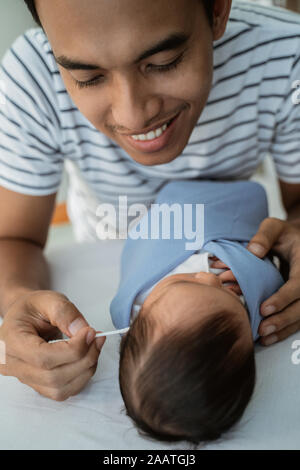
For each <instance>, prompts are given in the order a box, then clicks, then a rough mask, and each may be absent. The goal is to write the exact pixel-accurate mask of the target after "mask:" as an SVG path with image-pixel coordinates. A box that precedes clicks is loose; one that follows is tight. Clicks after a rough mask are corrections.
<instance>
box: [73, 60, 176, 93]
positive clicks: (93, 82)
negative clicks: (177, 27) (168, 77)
mask: <svg viewBox="0 0 300 470" xmlns="http://www.w3.org/2000/svg"><path fill="white" fill-rule="evenodd" d="M183 55H184V54H181V55H180V56H179V57H177V58H176V59H175V60H173V62H171V63H169V64H166V65H152V64H150V65H149V66H148V67H150V68H151V70H153V71H154V72H163V73H164V72H168V71H169V70H174V69H176V67H177V66H178V65H179V64H180V62H182V59H183ZM103 78H104V76H103V75H98V76H97V77H95V78H92V79H91V80H88V81H86V82H81V81H79V80H76V79H75V85H76V86H77V87H78V88H88V87H92V86H96V85H98V84H99V83H101V81H102V79H103Z"/></svg>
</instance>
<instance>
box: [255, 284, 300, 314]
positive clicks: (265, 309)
mask: <svg viewBox="0 0 300 470" xmlns="http://www.w3.org/2000/svg"><path fill="white" fill-rule="evenodd" d="M299 298H300V288H299V280H298V279H297V278H294V279H289V280H288V281H287V282H286V283H285V284H284V285H283V286H281V287H280V289H278V291H276V292H275V294H273V295H271V297H269V298H268V299H266V300H265V301H264V302H263V303H262V304H261V306H260V312H261V314H262V316H265V317H266V316H269V315H273V314H274V313H276V312H281V311H282V310H284V309H286V308H287V307H288V306H289V305H291V304H293V302H295V301H297V300H298V299H299ZM299 310H300V308H299Z"/></svg>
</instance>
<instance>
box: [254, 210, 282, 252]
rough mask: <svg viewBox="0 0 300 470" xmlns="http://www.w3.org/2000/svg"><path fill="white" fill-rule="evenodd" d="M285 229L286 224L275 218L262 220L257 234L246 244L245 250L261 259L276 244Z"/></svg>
mask: <svg viewBox="0 0 300 470" xmlns="http://www.w3.org/2000/svg"><path fill="white" fill-rule="evenodd" d="M285 228H286V222H285V221H284V220H280V219H277V218H275V217H268V218H267V219H264V220H263V221H262V222H261V224H260V226H259V229H258V232H257V233H256V234H255V235H254V236H253V237H252V238H251V240H250V242H249V243H248V246H247V249H248V250H249V251H251V253H253V254H254V255H256V256H258V257H259V258H263V257H264V256H266V254H267V253H268V252H269V251H270V249H271V248H272V247H273V245H274V244H275V243H276V242H277V240H278V239H279V237H280V235H281V234H282V232H283V231H284V229H285Z"/></svg>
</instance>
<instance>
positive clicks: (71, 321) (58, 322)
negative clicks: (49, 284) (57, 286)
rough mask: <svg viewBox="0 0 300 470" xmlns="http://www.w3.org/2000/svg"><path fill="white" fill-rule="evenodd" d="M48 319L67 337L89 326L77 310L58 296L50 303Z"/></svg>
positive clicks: (67, 300)
mask: <svg viewBox="0 0 300 470" xmlns="http://www.w3.org/2000/svg"><path fill="white" fill-rule="evenodd" d="M47 310H48V312H49V309H47ZM49 317H50V318H49V320H50V322H51V324H52V325H54V326H56V327H57V328H59V329H60V331H61V332H62V333H64V334H65V335H67V336H69V337H72V336H75V335H76V334H77V333H78V331H79V330H81V329H82V328H86V327H87V326H90V325H89V324H88V322H87V321H86V319H85V318H84V316H83V315H82V314H81V312H80V311H79V310H78V308H77V307H76V306H75V305H74V304H73V303H72V302H70V300H69V299H68V298H67V297H65V296H63V295H59V296H58V297H57V298H56V299H55V300H54V302H53V303H52V308H51V309H50V312H49Z"/></svg>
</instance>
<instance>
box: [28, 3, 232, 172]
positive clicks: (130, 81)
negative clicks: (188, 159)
mask: <svg viewBox="0 0 300 470" xmlns="http://www.w3.org/2000/svg"><path fill="white" fill-rule="evenodd" d="M230 4H231V2H230V1H229V0H216V7H215V11H216V12H217V13H218V12H220V16H221V20H220V22H219V23H218V25H217V26H216V27H215V28H214V29H213V30H212V29H211V27H210V25H209V23H208V19H207V16H206V15H205V11H204V7H203V5H202V2H201V1H199V0H151V1H149V0H84V1H82V0H51V2H49V1H48V0H37V2H36V6H37V10H38V13H39V15H40V19H41V22H42V24H43V27H44V30H45V32H46V34H47V36H48V38H49V41H50V43H51V45H52V49H53V52H54V56H55V58H56V60H57V62H58V64H59V70H60V72H61V76H62V78H63V80H64V83H65V86H66V89H67V91H68V93H69V95H70V96H71V98H72V100H73V101H74V103H75V104H76V106H77V107H78V109H79V110H80V111H81V112H82V114H83V115H84V116H85V117H86V118H87V119H88V120H89V121H90V122H91V123H92V124H93V125H94V126H95V127H96V128H97V129H98V130H99V131H100V132H102V133H104V134H105V135H106V136H107V137H109V138H110V139H112V140H113V141H115V142H116V143H117V144H118V145H119V146H120V147H122V148H123V149H124V150H125V151H126V153H127V154H128V155H130V156H131V157H132V158H133V159H134V160H135V161H137V162H138V163H141V164H142V165H158V164H162V163H168V162H170V161H172V160H174V159H175V158H176V157H177V156H178V155H180V154H181V153H182V151H183V149H184V148H185V146H186V144H187V142H188V140H189V137H190V135H191V133H192V131H193V129H194V127H195V125H196V123H197V121H198V119H199V117H200V115H201V112H202V110H203V108H204V106H205V104H206V101H207V98H208V96H209V92H210V89H211V84H212V74H213V40H215V39H219V37H221V36H222V34H223V32H224V30H225V27H226V23H227V19H228V15H229V10H230ZM170 38H171V39H173V41H172V40H171V41H169V45H170V44H171V46H172V48H171V49H170V48H164V47H163V48H160V49H163V50H160V49H157V47H156V46H158V45H160V46H162V43H163V42H164V41H165V40H167V39H170ZM164 46H166V43H165V44H164ZM173 46H175V47H173ZM155 48H156V50H155ZM150 49H152V51H150V52H149V50H150ZM146 51H148V53H147V54H144V53H145V52H146ZM143 54H144V56H143V57H142V55H143ZM175 116H178V117H177V118H176V119H175V121H174V122H173V123H171V125H170V126H169V127H167V129H166V126H164V124H166V123H168V122H169V121H170V119H172V118H174V117H175ZM162 126H164V127H162ZM158 128H160V129H161V130H160V131H159V130H158V131H157V132H155V133H154V134H153V133H152V134H150V135H149V132H150V131H151V130H154V131H155V130H156V129H158ZM142 134H144V136H143V137H138V140H137V137H136V136H140V135H142ZM145 134H148V135H147V136H146V137H145ZM159 134H161V135H159ZM132 135H134V136H135V137H136V138H133V137H132ZM140 138H141V139H146V140H139V139H140ZM149 139H150V140H149Z"/></svg>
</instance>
